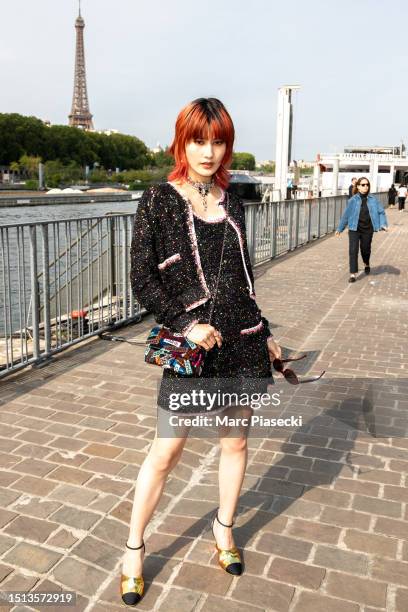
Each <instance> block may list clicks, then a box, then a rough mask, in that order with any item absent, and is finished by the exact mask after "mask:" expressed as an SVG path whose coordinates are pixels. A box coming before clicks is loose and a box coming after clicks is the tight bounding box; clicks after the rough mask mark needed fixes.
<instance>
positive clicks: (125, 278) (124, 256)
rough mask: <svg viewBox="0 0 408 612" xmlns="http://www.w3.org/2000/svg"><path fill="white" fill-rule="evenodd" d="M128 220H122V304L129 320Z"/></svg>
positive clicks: (125, 315) (125, 218) (124, 313)
mask: <svg viewBox="0 0 408 612" xmlns="http://www.w3.org/2000/svg"><path fill="white" fill-rule="evenodd" d="M127 222H128V219H127V217H123V218H122V224H121V226H122V232H121V233H122V240H121V242H122V244H121V245H120V248H121V249H122V279H123V283H122V300H123V301H122V304H123V316H124V317H125V318H127V314H128V286H129V267H128V227H127V226H128V223H127Z"/></svg>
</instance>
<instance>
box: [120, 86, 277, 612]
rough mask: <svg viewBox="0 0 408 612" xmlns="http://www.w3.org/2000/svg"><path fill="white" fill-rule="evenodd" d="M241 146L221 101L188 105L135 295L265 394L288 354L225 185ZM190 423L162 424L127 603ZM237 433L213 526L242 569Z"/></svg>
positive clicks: (227, 562)
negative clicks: (236, 535)
mask: <svg viewBox="0 0 408 612" xmlns="http://www.w3.org/2000/svg"><path fill="white" fill-rule="evenodd" d="M233 143H234V126H233V123H232V120H231V117H230V115H229V114H228V112H227V110H226V108H225V106H224V105H223V104H222V103H221V102H220V101H219V100H217V99H216V98H199V99H198V100H194V101H193V102H191V103H190V104H188V105H187V106H186V107H185V108H183V109H182V111H181V112H180V114H179V116H178V118H177V121H176V130H175V137H174V141H173V144H172V145H171V147H170V152H171V153H172V155H173V156H174V160H175V165H174V169H173V171H172V172H171V174H170V175H169V177H168V181H167V182H165V183H163V184H160V185H155V186H153V187H150V188H149V189H147V190H146V191H145V192H144V194H143V196H142V199H141V201H140V203H139V205H138V209H137V212H136V217H135V224H134V230H133V238H132V245H131V271H130V278H131V284H132V290H133V293H134V296H135V297H136V299H137V300H138V301H139V302H140V303H141V304H142V305H143V306H145V307H146V309H147V310H148V311H151V312H153V314H154V316H155V319H156V321H157V322H158V323H163V324H164V325H165V326H166V327H169V328H170V329H171V331H172V332H174V333H179V334H182V335H183V336H185V337H186V338H187V340H189V341H191V342H194V343H195V344H197V345H199V346H201V347H203V348H204V349H205V350H206V357H205V360H204V366H203V370H202V372H201V376H200V380H203V379H204V380H205V379H207V381H209V382H210V381H213V382H214V381H215V382H216V384H218V382H219V383H220V385H221V380H225V379H228V380H229V381H230V385H231V384H232V387H229V388H230V389H231V388H233V389H234V391H235V392H236V390H237V389H244V390H245V389H248V388H249V387H250V383H251V382H252V383H253V381H254V380H255V381H257V382H256V384H257V387H256V389H257V391H259V388H260V387H262V389H263V391H264V392H265V390H266V389H267V386H268V384H273V377H272V373H271V361H273V359H275V358H280V357H281V350H280V347H279V346H278V345H277V344H276V343H275V342H274V340H273V338H272V334H271V332H270V330H269V325H268V321H267V320H266V319H265V317H263V316H262V315H261V311H260V309H259V308H258V306H257V304H256V301H255V288H254V276H253V272H252V267H251V262H250V259H249V254H248V247H247V241H246V233H245V214H244V207H243V204H242V202H241V200H240V199H239V198H238V197H236V196H234V195H232V194H229V193H227V192H226V189H227V187H228V183H229V172H228V167H229V165H230V163H231V158H232V149H233ZM217 280H218V282H217ZM210 312H211V315H212V320H211V324H210V323H209V319H210V316H209V315H210ZM183 379H184V380H183ZM231 381H232V383H231ZM183 382H185V377H183V376H181V375H180V374H178V373H177V372H175V371H174V370H172V369H168V368H164V369H163V377H162V380H161V386H160V390H159V394H158V407H159V410H160V411H162V412H163V414H166V415H167V416H169V415H171V416H173V415H174V414H175V413H174V412H170V411H171V410H175V408H174V406H172V405H170V402H169V398H170V397H172V396H173V399H174V391H175V389H179V388H180V385H182V384H183ZM246 384H247V387H246V386H245V385H246ZM251 389H253V387H251ZM179 395H180V394H179ZM257 395H259V393H257ZM191 397H193V396H191ZM233 408H238V409H239V410H241V413H240V414H242V413H243V414H251V413H252V408H251V407H248V406H246V407H245V408H244V409H243V411H242V407H241V406H231V404H229V405H228V406H225V405H221V406H220V405H219V404H217V405H215V404H213V405H212V406H211V408H210V409H209V408H208V406H204V407H203V406H200V405H198V406H197V403H195V402H193V401H191V403H187V405H186V402H183V403H182V405H179V406H178V408H177V410H178V412H179V413H180V412H181V413H182V414H183V415H186V414H187V415H197V414H205V415H206V416H208V415H213V414H219V413H221V412H222V414H223V415H224V414H231V410H232V409H233ZM188 431H189V428H188V427H187V428H184V429H183V430H181V433H180V428H179V431H178V432H177V435H175V436H173V437H163V436H162V435H158V434H157V431H156V435H155V438H154V440H153V442H152V444H151V446H150V449H149V452H148V454H147V456H146V458H145V460H144V462H143V463H142V465H141V467H140V470H139V474H138V478H137V481H136V489H135V497H134V503H133V509H132V515H131V521H130V530H129V538H128V541H127V544H126V547H127V549H128V550H127V551H126V554H125V557H124V560H123V569H122V572H123V573H122V577H121V595H122V599H123V601H124V602H125V603H126V604H127V605H136V604H137V603H138V601H140V599H141V597H142V596H143V591H144V583H143V576H142V567H143V556H144V551H145V547H144V542H143V535H144V531H145V528H146V526H147V524H148V522H149V520H150V518H151V516H152V514H153V512H154V510H155V508H156V507H157V505H158V503H159V501H160V498H161V494H162V492H163V489H164V485H165V481H166V478H167V476H168V474H169V473H170V471H171V470H172V469H173V468H174V467H175V465H176V464H177V462H178V460H179V459H180V456H181V454H182V451H183V447H184V444H185V442H186V438H187V436H188ZM229 433H231V432H230V429H229V428H228V427H224V428H223V429H222V431H221V433H220V447H221V454H220V462H219V494H220V502H219V508H218V510H217V511H216V512H215V514H214V516H213V519H212V530H213V535H214V538H215V547H216V551H217V555H218V562H219V564H220V565H221V567H222V568H223V569H224V570H225V571H227V572H228V573H230V574H233V575H240V574H241V573H242V564H241V557H240V553H239V551H238V549H237V548H236V546H235V544H234V539H233V535H232V530H231V527H232V525H233V516H234V513H235V510H236V506H237V503H238V499H239V495H240V491H241V487H242V482H243V479H244V475H245V469H246V463H247V434H248V428H245V427H243V428H241V429H240V430H239V433H238V435H235V436H233V437H231V436H228V434H229ZM209 588H210V586H209Z"/></svg>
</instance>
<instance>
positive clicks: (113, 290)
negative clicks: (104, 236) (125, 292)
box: [108, 217, 117, 297]
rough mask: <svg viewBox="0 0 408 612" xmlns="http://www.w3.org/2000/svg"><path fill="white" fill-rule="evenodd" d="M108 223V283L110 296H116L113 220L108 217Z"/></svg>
mask: <svg viewBox="0 0 408 612" xmlns="http://www.w3.org/2000/svg"><path fill="white" fill-rule="evenodd" d="M108 223H109V256H110V257H109V259H110V281H111V286H110V290H111V296H112V297H113V296H114V295H115V296H116V294H117V291H116V253H115V218H114V217H108Z"/></svg>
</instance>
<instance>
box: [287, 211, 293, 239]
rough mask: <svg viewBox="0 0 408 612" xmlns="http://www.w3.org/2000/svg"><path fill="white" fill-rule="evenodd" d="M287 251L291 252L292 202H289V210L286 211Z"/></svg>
mask: <svg viewBox="0 0 408 612" xmlns="http://www.w3.org/2000/svg"><path fill="white" fill-rule="evenodd" d="M288 213H289V214H288V242H287V245H288V251H291V250H292V230H293V202H292V200H290V201H289V210H288Z"/></svg>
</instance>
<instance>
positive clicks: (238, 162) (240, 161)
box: [231, 153, 255, 170]
mask: <svg viewBox="0 0 408 612" xmlns="http://www.w3.org/2000/svg"><path fill="white" fill-rule="evenodd" d="M231 170H255V157H254V156H253V155H252V153H233V155H232V164H231Z"/></svg>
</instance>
